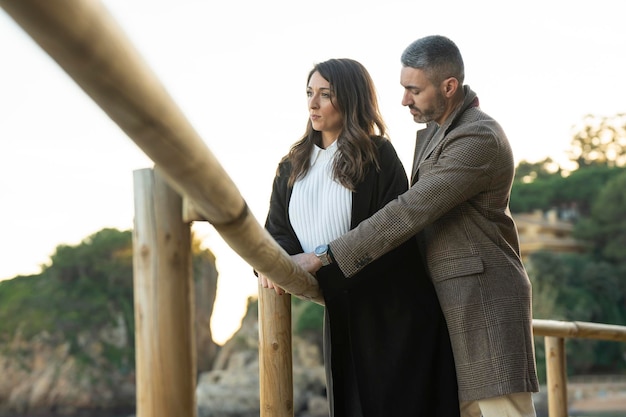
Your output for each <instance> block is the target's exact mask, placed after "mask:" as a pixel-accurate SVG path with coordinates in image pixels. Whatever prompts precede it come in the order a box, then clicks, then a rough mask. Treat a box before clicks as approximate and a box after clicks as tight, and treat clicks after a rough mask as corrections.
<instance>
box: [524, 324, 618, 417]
mask: <svg viewBox="0 0 626 417" xmlns="http://www.w3.org/2000/svg"><path fill="white" fill-rule="evenodd" d="M533 334H534V335H535V336H544V337H545V343H546V374H547V375H546V377H547V381H546V384H547V390H548V415H549V417H567V416H568V410H567V374H566V366H565V363H566V361H565V359H566V352H565V341H564V338H566V337H568V338H580V339H598V340H608V341H616V342H626V326H618V325H614V324H601V323H590V322H582V321H557V320H541V319H534V320H533Z"/></svg>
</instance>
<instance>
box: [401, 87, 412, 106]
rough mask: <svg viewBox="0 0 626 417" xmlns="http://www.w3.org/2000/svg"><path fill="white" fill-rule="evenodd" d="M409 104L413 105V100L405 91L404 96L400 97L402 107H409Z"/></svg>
mask: <svg viewBox="0 0 626 417" xmlns="http://www.w3.org/2000/svg"><path fill="white" fill-rule="evenodd" d="M411 104H413V99H412V97H411V94H409V92H408V91H405V92H404V94H403V95H402V105H403V106H409V105H411Z"/></svg>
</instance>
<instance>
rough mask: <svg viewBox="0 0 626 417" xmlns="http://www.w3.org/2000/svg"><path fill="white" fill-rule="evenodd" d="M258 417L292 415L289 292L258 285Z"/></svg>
mask: <svg viewBox="0 0 626 417" xmlns="http://www.w3.org/2000/svg"><path fill="white" fill-rule="evenodd" d="M259 385H260V399H261V417H293V412H294V411H293V368H292V353H291V296H290V295H289V294H284V295H278V294H276V292H275V291H274V290H273V289H271V290H270V289H266V288H263V287H261V286H260V285H259Z"/></svg>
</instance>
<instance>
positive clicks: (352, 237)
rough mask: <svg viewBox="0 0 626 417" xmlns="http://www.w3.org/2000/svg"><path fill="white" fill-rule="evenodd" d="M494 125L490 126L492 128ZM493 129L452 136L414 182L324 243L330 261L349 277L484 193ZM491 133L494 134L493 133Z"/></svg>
mask: <svg viewBox="0 0 626 417" xmlns="http://www.w3.org/2000/svg"><path fill="white" fill-rule="evenodd" d="M494 123H495V122H494ZM497 128H498V126H497V124H494V125H493V126H491V125H489V124H488V123H485V121H483V123H482V125H481V126H478V127H477V126H465V127H464V128H459V129H458V130H456V131H455V130H453V131H451V132H450V133H449V134H448V137H446V138H445V139H444V142H443V144H442V148H441V149H442V150H441V153H440V154H439V155H438V157H437V158H435V160H432V159H431V160H430V161H427V162H426V163H427V164H430V165H429V166H428V167H425V168H424V169H422V168H421V167H420V177H419V180H418V181H417V182H416V183H415V184H414V185H413V186H412V187H411V188H409V190H408V191H407V192H405V193H403V194H401V195H400V196H399V197H398V198H396V199H394V200H392V201H391V202H389V203H388V204H387V205H386V206H385V207H383V208H382V209H381V210H379V211H378V212H376V213H375V214H374V215H373V216H371V217H370V218H368V219H366V220H364V221H363V222H361V223H360V224H359V225H358V226H357V227H356V228H354V229H352V230H351V231H350V232H348V233H346V234H344V235H343V236H341V237H339V238H338V239H335V240H333V241H332V242H331V243H330V247H331V250H332V254H333V257H334V259H335V261H336V263H337V265H338V266H339V268H340V269H341V271H342V272H343V274H344V275H345V276H346V277H351V276H353V275H354V274H355V273H357V272H358V271H360V270H361V269H362V268H363V267H365V266H366V265H368V264H369V263H370V262H372V261H373V260H375V259H378V258H380V257H381V256H382V255H383V254H385V253H387V252H389V251H390V250H392V249H394V248H396V247H398V246H399V245H400V244H402V243H403V242H405V241H407V240H408V239H409V238H411V237H412V236H415V235H416V234H417V233H418V232H419V231H421V230H422V229H424V227H426V226H428V225H429V224H431V223H432V222H434V221H435V220H437V219H438V218H440V217H441V216H442V215H444V214H445V213H447V212H448V211H450V210H451V209H453V208H454V207H455V206H457V205H459V204H461V203H463V202H464V201H467V200H468V199H470V198H471V197H472V196H474V195H476V194H478V193H480V192H481V191H483V190H485V189H486V188H487V187H488V186H489V184H490V175H491V166H492V165H493V164H494V160H496V159H497V158H499V156H500V152H501V149H500V148H501V145H502V144H501V143H500V142H501V138H500V137H499V135H498V134H497V133H496V131H497V130H498V129H497ZM494 129H495V130H494Z"/></svg>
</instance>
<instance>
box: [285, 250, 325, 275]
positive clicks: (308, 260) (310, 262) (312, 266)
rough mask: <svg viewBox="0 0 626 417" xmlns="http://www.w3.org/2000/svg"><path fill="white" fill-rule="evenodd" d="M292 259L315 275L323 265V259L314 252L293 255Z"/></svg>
mask: <svg viewBox="0 0 626 417" xmlns="http://www.w3.org/2000/svg"><path fill="white" fill-rule="evenodd" d="M291 260H292V261H294V262H295V263H296V264H298V265H299V266H300V267H301V268H302V269H304V270H305V271H307V272H309V273H311V274H313V275H315V273H316V272H317V271H318V270H319V269H320V268H321V267H322V261H320V260H319V258H318V257H317V256H315V254H314V253H299V254H297V255H291Z"/></svg>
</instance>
